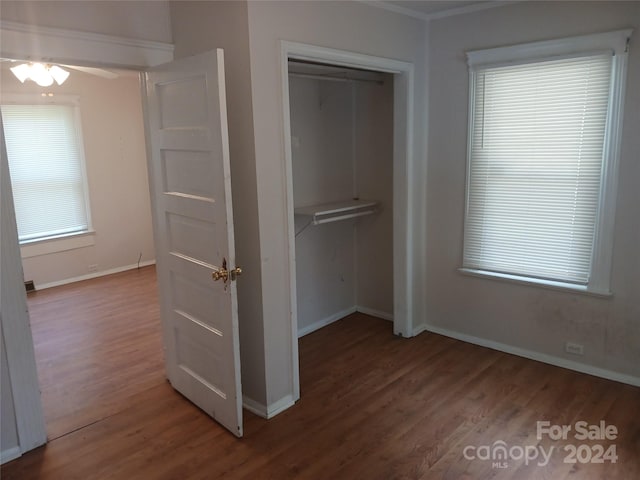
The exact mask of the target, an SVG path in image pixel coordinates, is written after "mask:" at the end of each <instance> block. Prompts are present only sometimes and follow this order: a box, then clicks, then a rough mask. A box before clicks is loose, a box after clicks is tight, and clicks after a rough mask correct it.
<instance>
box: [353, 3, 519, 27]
mask: <svg viewBox="0 0 640 480" xmlns="http://www.w3.org/2000/svg"><path fill="white" fill-rule="evenodd" d="M356 1H357V2H359V3H364V4H366V5H370V6H372V7H375V8H380V9H382V10H387V11H389V12H394V13H399V14H401V15H405V16H408V17H412V18H417V19H418V20H422V21H425V22H428V21H430V20H438V19H440V18H446V17H451V16H453V15H464V14H466V13H473V12H480V11H482V10H489V9H491V8H497V7H504V6H505V5H511V4H514V3H520V2H523V1H526V0H491V1H488V2H484V3H475V4H473V5H465V6H463V7H455V8H449V9H447V10H442V11H440V12H434V13H430V14H427V13H422V12H418V11H416V10H413V9H411V8H406V7H402V6H400V5H396V4H394V3H393V1H391V0H356Z"/></svg>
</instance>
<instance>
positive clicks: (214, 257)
mask: <svg viewBox="0 0 640 480" xmlns="http://www.w3.org/2000/svg"><path fill="white" fill-rule="evenodd" d="M145 86H146V99H147V127H148V136H149V147H150V151H151V155H150V166H149V172H150V178H151V188H152V199H153V214H154V215H153V216H154V236H155V239H156V258H157V270H158V283H159V289H160V302H161V315H162V322H163V333H164V348H165V361H166V367H167V376H168V378H169V381H170V382H171V384H172V386H173V387H174V388H175V389H176V390H178V391H179V392H180V393H182V394H183V395H184V396H185V397H187V398H188V399H189V400H191V401H192V402H193V403H194V404H196V405H197V406H198V407H200V408H201V409H202V410H204V411H205V412H206V413H208V414H209V415H211V416H212V417H213V418H215V419H216V420H217V421H218V422H220V423H221V424H222V425H224V426H225V427H226V428H228V429H229V430H230V431H231V432H232V433H234V434H235V435H237V436H242V393H241V386H240V356H239V346H238V344H239V341H238V315H237V296H236V286H235V283H234V282H233V281H232V280H231V279H229V281H228V282H224V283H223V282H222V281H218V282H214V280H213V279H212V273H213V272H215V271H217V270H219V269H220V268H221V267H222V266H223V265H225V266H226V265H227V264H228V265H230V268H233V267H234V266H235V249H234V238H233V215H232V206H231V181H230V166H229V148H228V138H227V126H226V122H227V113H226V103H225V90H224V69H223V55H222V50H218V51H216V52H209V53H206V54H202V55H197V56H194V57H189V58H185V59H181V60H178V61H175V62H172V63H170V64H165V65H161V66H159V67H156V68H154V69H153V70H151V71H149V72H147V74H146V82H145Z"/></svg>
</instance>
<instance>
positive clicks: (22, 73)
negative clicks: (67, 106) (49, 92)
mask: <svg viewBox="0 0 640 480" xmlns="http://www.w3.org/2000/svg"><path fill="white" fill-rule="evenodd" d="M0 61H2V62H11V63H13V64H15V65H14V66H12V67H10V70H11V72H12V73H13V74H14V75H15V76H16V78H17V79H18V80H20V82H22V83H24V82H25V81H26V80H32V81H34V82H35V83H37V84H38V85H40V86H41V87H48V86H51V85H53V83H54V82H55V83H57V84H58V85H62V83H63V82H64V81H65V80H66V79H67V78H68V77H69V72H68V71H67V70H65V69H71V70H77V71H79V72H83V73H87V74H89V75H95V76H98V77H101V78H106V79H109V80H113V79H115V78H118V77H119V75H118V74H117V73H115V72H112V71H110V70H105V69H103V68H96V67H81V66H77V65H66V64H55V63H48V62H46V63H45V62H32V61H22V60H12V59H5V58H3V59H0Z"/></svg>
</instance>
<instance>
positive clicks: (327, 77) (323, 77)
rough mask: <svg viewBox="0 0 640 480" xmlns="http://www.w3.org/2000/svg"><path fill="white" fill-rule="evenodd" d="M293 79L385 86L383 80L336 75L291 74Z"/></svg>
mask: <svg viewBox="0 0 640 480" xmlns="http://www.w3.org/2000/svg"><path fill="white" fill-rule="evenodd" d="M289 75H291V76H292V77H301V78H311V79H314V80H329V81H330V82H365V83H377V84H378V85H384V82H383V81H382V80H370V79H368V78H347V77H336V76H334V75H316V74H313V73H298V72H289Z"/></svg>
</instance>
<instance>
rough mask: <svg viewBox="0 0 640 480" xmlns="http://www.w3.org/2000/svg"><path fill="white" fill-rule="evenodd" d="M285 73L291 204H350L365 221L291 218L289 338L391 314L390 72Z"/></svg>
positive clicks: (391, 189) (391, 131) (389, 316)
mask: <svg viewBox="0 0 640 480" xmlns="http://www.w3.org/2000/svg"><path fill="white" fill-rule="evenodd" d="M376 79H378V80H379V81H376V82H372V81H368V82H362V81H332V80H327V79H318V78H308V77H301V76H297V75H295V74H290V76H289V96H290V118H291V150H292V171H293V194H294V207H295V208H300V207H308V206H312V205H322V204H327V203H332V202H340V201H345V200H351V199H353V198H359V199H363V200H374V201H376V202H377V207H376V208H377V211H376V213H375V214H373V215H368V216H362V217H358V218H354V219H347V220H342V221H335V222H331V223H323V224H320V225H313V224H311V223H310V222H311V218H310V217H309V216H307V215H295V229H296V255H295V258H296V290H297V305H298V311H297V314H298V335H299V336H302V335H305V334H307V333H310V332H312V331H314V330H316V329H318V328H321V327H323V326H325V325H327V324H329V323H331V322H332V321H335V320H338V319H340V318H342V317H344V316H346V315H348V314H350V313H353V312H355V311H362V312H364V313H369V314H373V315H376V316H379V317H382V318H386V319H389V320H391V319H392V315H393V204H392V201H393V76H392V75H390V74H376Z"/></svg>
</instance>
